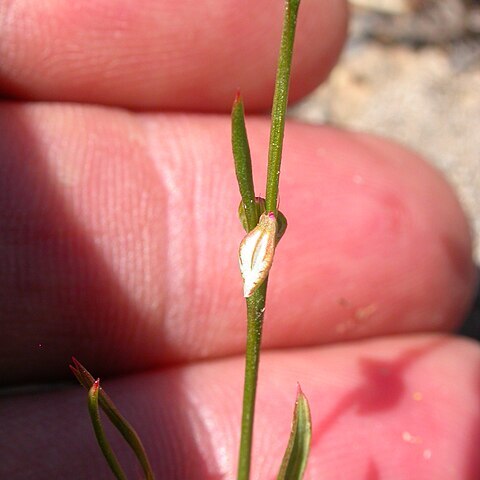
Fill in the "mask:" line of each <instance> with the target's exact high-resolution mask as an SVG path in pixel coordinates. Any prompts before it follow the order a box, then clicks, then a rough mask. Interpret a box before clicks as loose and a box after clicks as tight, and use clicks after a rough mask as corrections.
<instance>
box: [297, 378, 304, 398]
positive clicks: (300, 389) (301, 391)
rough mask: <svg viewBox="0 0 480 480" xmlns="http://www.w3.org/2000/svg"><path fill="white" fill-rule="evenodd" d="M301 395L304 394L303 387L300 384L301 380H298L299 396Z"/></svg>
mask: <svg viewBox="0 0 480 480" xmlns="http://www.w3.org/2000/svg"><path fill="white" fill-rule="evenodd" d="M299 395H303V390H302V387H301V386H300V382H297V397H298V396H299Z"/></svg>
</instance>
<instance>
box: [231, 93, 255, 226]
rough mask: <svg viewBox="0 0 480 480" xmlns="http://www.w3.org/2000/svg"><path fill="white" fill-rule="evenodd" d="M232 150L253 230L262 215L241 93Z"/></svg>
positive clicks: (235, 110)
mask: <svg viewBox="0 0 480 480" xmlns="http://www.w3.org/2000/svg"><path fill="white" fill-rule="evenodd" d="M232 150H233V159H234V162H235V173H236V175H237V182H238V187H239V189H240V195H241V197H242V203H241V208H242V210H243V215H242V217H243V218H241V221H242V223H243V219H244V221H245V225H246V230H247V232H249V231H250V230H253V229H254V228H255V227H256V226H257V223H258V218H259V217H260V214H259V213H258V208H257V205H256V202H255V188H254V185H253V175H252V159H251V157H250V147H249V145H248V137H247V130H246V128H245V112H244V109H243V100H242V97H241V95H240V92H238V93H237V95H236V97H235V101H234V102H233V107H232Z"/></svg>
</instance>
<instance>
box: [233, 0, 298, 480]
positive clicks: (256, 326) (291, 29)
mask: <svg viewBox="0 0 480 480" xmlns="http://www.w3.org/2000/svg"><path fill="white" fill-rule="evenodd" d="M299 4H300V0H286V2H285V17H284V24H283V31H282V40H281V46H280V54H279V60H278V70H277V78H276V84H275V94H274V98H273V107H272V126H271V129H270V144H269V152H268V169H267V188H266V210H267V211H268V212H275V215H277V213H278V212H277V201H278V186H279V178H280V163H281V157H282V147H283V134H284V130H285V112H286V108H287V100H288V87H289V83H290V69H291V62H292V51H293V41H294V37H295V26H296V21H297V13H298V7H299ZM232 147H233V155H234V159H235V170H236V174H237V180H238V184H239V188H240V194H241V196H242V202H243V208H244V209H245V216H246V220H247V227H248V228H247V229H248V231H250V230H252V229H253V228H254V227H255V226H256V225H257V222H258V216H259V213H258V210H257V208H256V204H255V194H254V190H253V178H252V167H251V159H250V149H249V147H248V140H247V134H246V129H245V124H244V111H243V103H242V101H241V98H240V96H239V95H237V97H236V99H235V102H234V106H233V109H232ZM284 223H285V225H286V221H285V222H284ZM267 282H268V278H267V279H266V280H265V281H264V283H263V284H262V285H261V286H260V287H259V289H258V290H257V291H256V292H255V293H254V294H253V295H252V296H251V297H250V298H248V299H247V346H246V353H245V381H244V389H243V409H242V424H241V437H240V451H239V458H238V475H237V479H238V480H249V478H250V463H251V456H252V439H253V419H254V414H255V396H256V390H257V379H258V366H259V361H260V346H261V340H262V327H263V317H264V312H265V299H266V292H267Z"/></svg>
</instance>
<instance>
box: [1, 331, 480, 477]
mask: <svg viewBox="0 0 480 480" xmlns="http://www.w3.org/2000/svg"><path fill="white" fill-rule="evenodd" d="M459 372H461V375H459V374H458V373H459ZM479 373H480V356H479V349H478V344H474V343H470V342H467V341H465V340H459V339H454V338H447V337H440V336H417V337H414V336H411V337H397V338H390V339H377V340H368V341H363V342H356V343H353V344H346V345H341V346H339V345H336V346H331V347H328V348H321V349H318V348H316V349H309V350H296V351H292V352H285V351H283V352H271V353H270V352H268V353H265V355H264V357H263V359H262V363H261V369H260V384H259V389H258V397H259V398H258V404H257V409H256V426H255V436H254V448H253V452H254V454H253V471H252V478H274V476H275V475H276V473H277V471H278V468H279V465H280V462H281V458H282V454H283V451H284V449H285V447H286V443H287V439H288V434H289V428H290V422H291V415H292V409H293V402H294V397H295V384H296V382H297V381H300V382H301V384H302V387H303V389H304V391H305V393H306V395H307V396H308V398H309V401H310V407H311V410H312V419H313V422H312V423H313V438H312V450H311V455H310V460H309V464H308V468H307V476H306V478H311V479H318V478H321V479H325V480H330V479H331V480H333V479H337V478H357V477H359V478H415V479H416V480H431V479H432V478H435V479H437V480H450V479H451V478H453V477H454V478H461V479H463V480H477V479H478V478H479V476H480V462H479V459H478V455H477V445H478V441H479V440H480V428H479V423H478V418H479V409H478V405H479V389H478V386H479V385H478V379H479ZM242 374H243V360H242V359H241V358H234V359H230V360H218V361H214V362H205V363H202V364H199V365H191V366H186V367H182V368H175V369H170V370H163V371H158V372H154V373H148V374H143V375H134V376H129V377H124V378H120V379H117V380H109V381H105V382H103V386H104V387H105V389H106V390H107V392H109V394H110V395H111V396H112V397H113V399H114V401H115V402H116V404H117V405H118V407H119V408H120V409H121V411H122V412H123V413H124V414H125V415H126V417H127V418H128V419H129V420H130V421H131V422H132V424H133V425H134V426H135V428H136V429H137V430H138V433H139V434H140V436H141V437H142V439H143V441H144V443H145V445H146V448H147V450H148V452H149V455H150V457H151V459H152V463H153V466H154V469H155V472H156V474H157V476H158V478H165V479H176V478H178V479H186V478H195V479H198V480H213V479H219V478H233V477H234V472H235V470H236V462H237V448H238V440H239V421H240V411H241V394H240V392H241V388H242ZM85 396H86V393H85V391H82V389H81V388H80V387H79V386H78V387H76V388H73V387H72V388H69V389H64V390H62V391H58V392H52V393H42V394H36V395H33V396H28V395H18V396H13V397H10V398H9V397H5V398H2V399H1V400H0V407H1V408H0V412H1V413H0V422H1V425H2V429H3V432H4V433H5V434H4V435H2V436H1V438H0V444H1V447H2V452H3V458H4V459H3V461H2V462H1V463H0V474H1V476H2V478H9V479H12V480H16V479H19V480H20V479H23V478H29V477H32V478H39V479H43V478H45V479H46V478H69V479H72V480H75V479H79V480H80V479H84V478H88V477H93V478H107V477H108V469H107V468H108V467H106V464H105V462H104V460H103V458H102V457H101V454H100V451H99V450H98V447H97V445H96V443H95V440H94V437H93V432H92V431H91V426H90V424H89V423H90V422H89V418H88V414H87V410H86V402H85ZM110 438H111V439H112V441H113V444H114V447H115V450H116V451H117V452H118V454H119V456H120V458H121V459H122V460H123V462H122V463H123V465H124V466H125V467H126V469H127V470H128V472H129V473H130V474H131V476H132V478H135V477H136V476H138V469H136V465H135V461H134V459H132V458H131V456H130V455H128V454H127V452H126V450H127V449H126V447H125V445H124V443H123V442H122V441H121V440H120V439H119V438H118V436H114V435H110ZM19 446H25V448H19ZM27 446H28V448H27ZM19 465H21V471H20V470H19ZM452 475H453V477H452Z"/></svg>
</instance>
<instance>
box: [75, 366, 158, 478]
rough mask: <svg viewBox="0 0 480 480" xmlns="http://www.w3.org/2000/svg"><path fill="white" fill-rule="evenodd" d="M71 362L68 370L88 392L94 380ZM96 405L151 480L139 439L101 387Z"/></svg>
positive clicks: (147, 463) (83, 369)
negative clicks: (97, 404) (128, 446)
mask: <svg viewBox="0 0 480 480" xmlns="http://www.w3.org/2000/svg"><path fill="white" fill-rule="evenodd" d="M72 362H73V365H70V370H71V371H72V373H73V374H74V375H75V377H76V379H77V380H78V382H79V383H80V385H82V386H83V387H84V388H85V389H87V390H90V389H91V388H92V386H93V384H94V383H95V379H94V378H93V376H92V375H91V374H90V372H89V371H88V370H87V369H86V368H85V367H84V366H83V365H82V364H81V363H80V362H79V361H78V360H77V359H76V358H74V357H72ZM98 403H99V405H100V407H101V409H102V410H103V411H104V412H105V414H106V415H107V417H108V418H109V420H110V421H111V422H112V424H113V425H114V426H115V427H116V428H117V430H118V431H119V432H120V434H121V435H122V437H123V438H124V439H125V441H126V442H127V443H128V445H130V448H131V449H132V450H133V452H134V453H135V456H136V457H137V459H138V462H139V463H140V465H141V467H142V470H143V473H144V474H145V479H146V480H153V479H154V475H153V470H152V467H151V465H150V462H149V460H148V457H147V453H146V451H145V448H144V446H143V444H142V441H141V440H140V437H139V436H138V435H137V432H136V431H135V430H134V428H133V427H132V426H131V425H130V423H129V422H128V421H127V419H126V418H125V417H123V415H122V414H121V413H120V412H119V410H118V408H117V407H116V406H115V404H114V403H113V401H112V400H111V398H110V397H109V396H108V395H107V394H106V393H105V390H104V389H103V388H101V387H99V388H98Z"/></svg>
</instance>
